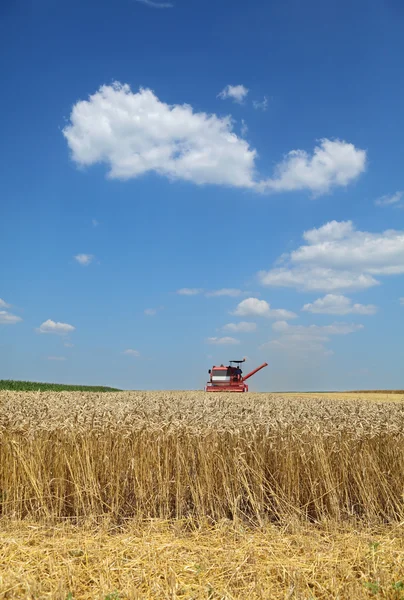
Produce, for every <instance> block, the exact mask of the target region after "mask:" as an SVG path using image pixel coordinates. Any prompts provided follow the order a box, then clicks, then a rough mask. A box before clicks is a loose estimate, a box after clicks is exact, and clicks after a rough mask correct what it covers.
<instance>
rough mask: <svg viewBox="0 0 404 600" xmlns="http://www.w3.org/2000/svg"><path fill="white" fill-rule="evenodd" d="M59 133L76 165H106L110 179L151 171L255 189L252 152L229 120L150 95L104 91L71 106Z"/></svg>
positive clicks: (111, 88) (124, 90) (126, 88)
mask: <svg viewBox="0 0 404 600" xmlns="http://www.w3.org/2000/svg"><path fill="white" fill-rule="evenodd" d="M63 133H64V135H65V137H66V139H67V142H68V144H69V147H70V150H71V152H72V155H73V159H74V160H75V161H76V162H77V163H78V164H80V165H84V166H87V165H93V164H96V163H105V164H107V165H108V166H109V176H110V177H113V178H119V179H130V178H134V177H139V176H140V175H143V174H144V173H147V172H150V171H154V172H156V173H159V174H160V175H164V176H166V177H169V178H170V179H184V180H187V181H192V182H194V183H197V184H206V183H210V184H223V185H231V186H236V187H247V188H248V187H253V186H254V169H255V165H254V161H255V157H256V151H255V150H252V149H251V148H250V147H249V145H248V143H247V142H246V141H245V140H243V139H241V138H238V137H237V135H236V134H235V133H234V132H233V123H232V120H231V118H230V117H227V116H226V117H218V116H217V115H215V114H213V115H208V114H207V113H197V112H194V111H193V109H192V107H191V106H189V105H186V104H184V105H173V106H170V105H168V104H166V103H164V102H161V101H160V100H159V99H158V98H157V96H156V95H155V94H154V93H153V92H152V91H151V90H149V89H140V90H139V92H137V93H132V91H131V90H130V87H129V86H128V85H121V84H120V83H115V84H114V85H110V86H109V85H103V86H102V87H101V88H100V89H99V90H98V92H96V93H95V94H93V95H92V96H90V98H89V100H86V101H81V102H77V104H75V106H74V107H73V110H72V113H71V116H70V124H69V125H68V126H67V127H65V129H64V130H63Z"/></svg>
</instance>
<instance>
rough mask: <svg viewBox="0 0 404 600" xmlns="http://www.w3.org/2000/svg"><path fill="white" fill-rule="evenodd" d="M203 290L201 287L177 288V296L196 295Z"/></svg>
mask: <svg viewBox="0 0 404 600" xmlns="http://www.w3.org/2000/svg"><path fill="white" fill-rule="evenodd" d="M202 292H203V290H202V289H201V288H181V289H180V290H177V294H178V295H179V296H197V295H198V294H201V293H202Z"/></svg>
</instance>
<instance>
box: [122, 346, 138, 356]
mask: <svg viewBox="0 0 404 600" xmlns="http://www.w3.org/2000/svg"><path fill="white" fill-rule="evenodd" d="M123 353H124V354H127V355H128V356H136V357H139V356H140V352H139V351H138V350H132V348H128V349H127V350H124V352H123Z"/></svg>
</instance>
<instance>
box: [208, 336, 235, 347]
mask: <svg viewBox="0 0 404 600" xmlns="http://www.w3.org/2000/svg"><path fill="white" fill-rule="evenodd" d="M207 342H208V344H216V345H218V346H235V345H236V344H239V343H240V340H236V339H235V338H234V337H210V338H208V339H207Z"/></svg>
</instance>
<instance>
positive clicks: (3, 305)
mask: <svg viewBox="0 0 404 600" xmlns="http://www.w3.org/2000/svg"><path fill="white" fill-rule="evenodd" d="M10 306H11V305H10V304H7V302H5V301H4V300H3V299H2V298H0V308H10Z"/></svg>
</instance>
